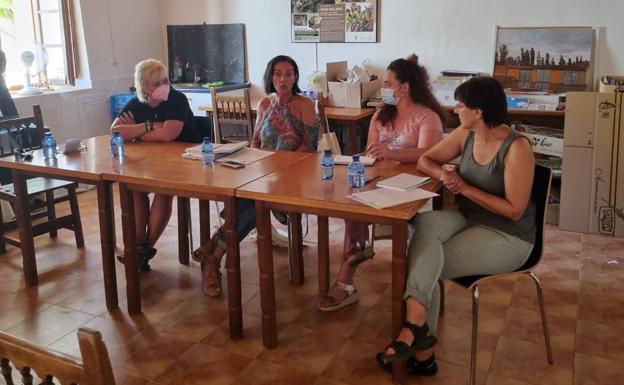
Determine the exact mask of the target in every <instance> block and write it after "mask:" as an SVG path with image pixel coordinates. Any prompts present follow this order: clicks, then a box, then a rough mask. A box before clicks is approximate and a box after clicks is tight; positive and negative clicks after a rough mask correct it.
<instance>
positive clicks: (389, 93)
mask: <svg viewBox="0 0 624 385" xmlns="http://www.w3.org/2000/svg"><path fill="white" fill-rule="evenodd" d="M379 94H380V96H381V101H382V102H384V103H385V104H389V105H391V106H396V105H397V103H398V102H399V100H398V99H397V98H396V97H395V96H394V90H393V89H392V88H382V89H380V90H379Z"/></svg>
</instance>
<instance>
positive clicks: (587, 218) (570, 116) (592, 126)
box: [559, 92, 624, 237]
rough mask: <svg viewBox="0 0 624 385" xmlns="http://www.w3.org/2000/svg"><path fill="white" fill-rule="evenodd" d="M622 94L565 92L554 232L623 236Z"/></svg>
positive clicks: (623, 147) (623, 124)
mask: <svg viewBox="0 0 624 385" xmlns="http://www.w3.org/2000/svg"><path fill="white" fill-rule="evenodd" d="M623 99H624V92H613V93H600V92H568V93H567V95H566V112H565V123H564V135H563V146H564V147H563V164H562V174H561V199H560V202H561V205H560V214H559V228H560V229H562V230H569V231H577V232H583V233H595V234H603V235H610V236H619V237H621V236H624V101H623Z"/></svg>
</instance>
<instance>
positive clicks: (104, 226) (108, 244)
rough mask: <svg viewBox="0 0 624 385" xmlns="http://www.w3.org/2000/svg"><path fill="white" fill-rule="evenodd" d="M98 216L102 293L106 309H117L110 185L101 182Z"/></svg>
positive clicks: (98, 191)
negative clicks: (102, 273)
mask: <svg viewBox="0 0 624 385" xmlns="http://www.w3.org/2000/svg"><path fill="white" fill-rule="evenodd" d="M96 187H97V200H98V215H99V219H100V244H101V249H102V267H103V270H104V292H105V294H106V308H107V309H108V310H113V309H117V308H118V307H119V302H118V298H117V274H116V272H115V244H114V242H115V241H114V237H113V234H114V233H115V226H114V223H115V217H114V213H113V189H112V183H110V182H105V181H101V182H99V183H98V184H97V185H96Z"/></svg>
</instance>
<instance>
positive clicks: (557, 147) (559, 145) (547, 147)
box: [521, 132, 563, 158]
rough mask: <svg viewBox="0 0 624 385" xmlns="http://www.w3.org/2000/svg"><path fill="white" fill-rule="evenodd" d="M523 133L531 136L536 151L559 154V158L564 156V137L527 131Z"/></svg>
mask: <svg viewBox="0 0 624 385" xmlns="http://www.w3.org/2000/svg"><path fill="white" fill-rule="evenodd" d="M521 134H522V135H524V136H526V137H527V138H529V141H531V146H533V152H534V153H536V154H544V155H551V156H557V157H559V158H562V157H563V138H555V137H552V136H547V135H538V134H529V133H527V132H521Z"/></svg>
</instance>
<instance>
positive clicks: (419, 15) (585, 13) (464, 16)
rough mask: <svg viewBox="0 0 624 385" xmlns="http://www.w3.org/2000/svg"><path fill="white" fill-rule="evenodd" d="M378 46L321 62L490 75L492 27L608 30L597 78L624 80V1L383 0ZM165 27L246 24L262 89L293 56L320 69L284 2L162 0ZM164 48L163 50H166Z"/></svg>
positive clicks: (329, 47)
mask: <svg viewBox="0 0 624 385" xmlns="http://www.w3.org/2000/svg"><path fill="white" fill-rule="evenodd" d="M379 1H380V4H381V5H380V8H379V10H380V25H379V31H380V33H379V41H380V42H379V43H371V44H319V45H318V63H319V66H320V67H321V69H322V68H324V66H325V63H326V62H328V61H336V60H344V59H347V60H348V61H349V63H350V64H359V63H360V62H361V61H362V60H363V59H365V58H369V59H371V61H372V64H373V65H374V67H375V68H376V72H378V73H380V74H381V73H382V70H383V69H384V68H385V67H386V66H387V65H388V63H389V62H390V61H392V60H393V59H395V58H397V57H403V56H406V55H407V54H409V53H412V52H415V53H416V54H418V55H419V57H420V60H421V63H422V64H424V65H426V66H427V68H428V69H429V71H430V73H431V74H432V76H435V75H437V74H438V73H439V71H441V70H444V69H463V70H478V71H482V72H490V71H491V66H492V61H493V52H494V51H493V45H494V26H495V25H500V26H594V27H605V28H604V32H605V33H604V34H602V35H601V36H600V41H599V42H598V44H599V46H598V52H597V58H596V60H597V62H596V63H597V68H596V70H595V74H596V75H597V76H598V75H601V74H623V73H624V23H622V15H624V1H622V0H594V1H587V0H566V1H560V0H524V1H522V2H518V1H511V0H478V1H465V0H444V1H439V2H431V1H424V0H379ZM161 2H162V17H163V29H164V26H165V25H167V24H198V23H201V22H204V21H205V22H207V23H245V25H246V37H247V63H248V68H249V75H250V76H249V78H250V80H251V81H252V83H254V85H256V86H259V85H261V83H262V74H263V72H264V69H265V66H266V63H267V62H268V60H269V59H270V58H271V57H273V56H275V55H277V54H288V55H290V56H292V57H293V58H294V59H295V60H296V61H297V63H298V64H299V66H300V70H301V75H302V77H305V75H307V74H309V73H310V72H311V71H312V70H314V69H315V44H310V43H291V42H290V1H287V0H281V1H276V0H270V1H258V0H228V1H225V0H176V1H171V0H161ZM164 47H165V49H166V46H164Z"/></svg>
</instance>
